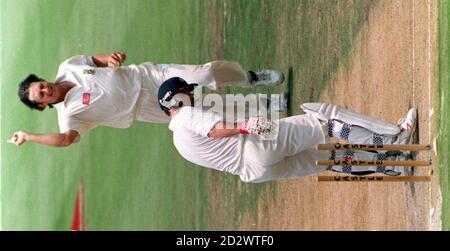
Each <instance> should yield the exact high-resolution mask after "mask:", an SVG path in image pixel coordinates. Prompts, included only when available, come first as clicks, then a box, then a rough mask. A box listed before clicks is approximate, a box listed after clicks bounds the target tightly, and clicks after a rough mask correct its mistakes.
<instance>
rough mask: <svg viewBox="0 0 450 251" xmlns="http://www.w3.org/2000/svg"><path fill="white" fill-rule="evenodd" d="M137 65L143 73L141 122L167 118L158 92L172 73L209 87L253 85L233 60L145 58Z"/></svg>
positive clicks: (139, 101)
mask: <svg viewBox="0 0 450 251" xmlns="http://www.w3.org/2000/svg"><path fill="white" fill-rule="evenodd" d="M138 68H139V70H140V71H141V73H142V90H141V94H140V97H139V100H138V103H137V105H136V116H135V119H136V120H138V121H144V122H152V123H167V122H169V120H170V118H169V117H168V116H167V115H166V114H165V113H164V112H163V111H162V110H161V108H160V105H159V102H158V100H157V93H158V88H159V87H160V86H161V85H162V83H163V82H164V81H166V80H167V79H169V78H172V77H180V78H182V79H184V80H186V82H188V83H190V84H191V83H196V84H199V85H200V86H205V87H207V88H208V89H211V90H216V89H217V88H218V87H225V86H238V87H244V88H251V87H253V86H252V85H251V84H250V82H249V76H248V72H247V71H246V70H244V69H243V68H242V66H241V65H240V64H239V63H238V62H234V61H212V62H209V63H206V64H202V65H184V64H154V63H152V62H145V63H142V64H140V65H138Z"/></svg>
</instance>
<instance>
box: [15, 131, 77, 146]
mask: <svg viewBox="0 0 450 251" xmlns="http://www.w3.org/2000/svg"><path fill="white" fill-rule="evenodd" d="M78 136H79V133H78V132H77V131H73V130H70V131H68V132H66V133H49V134H35V133H26V132H23V131H18V132H15V133H14V135H13V137H12V139H10V140H9V141H8V142H9V143H12V144H15V145H17V146H20V145H22V144H23V143H25V142H34V143H38V144H42V145H48V146H54V147H64V146H69V145H71V144H72V143H74V142H75V139H76V138H77V137H78Z"/></svg>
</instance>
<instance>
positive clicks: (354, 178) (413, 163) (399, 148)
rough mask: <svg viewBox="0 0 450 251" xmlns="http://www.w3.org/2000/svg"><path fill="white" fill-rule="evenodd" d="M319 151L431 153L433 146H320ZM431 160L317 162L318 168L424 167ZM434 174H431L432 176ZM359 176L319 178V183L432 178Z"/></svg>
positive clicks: (338, 144) (400, 180) (337, 144)
mask: <svg viewBox="0 0 450 251" xmlns="http://www.w3.org/2000/svg"><path fill="white" fill-rule="evenodd" d="M316 149H317V150H335V151H340V150H357V151H398V152H401V151H411V152H417V151H429V150H431V145H391V144H384V145H383V144H341V143H335V144H319V145H317V147H316ZM431 164H432V162H431V160H317V161H316V165H318V166H338V165H346V166H414V167H419V166H420V167H423V166H429V165H431ZM431 174H432V172H431V173H430V175H431ZM430 175H427V176H386V175H382V176H372V175H366V176H359V175H345V176H342V175H338V176H322V175H321V176H318V181H341V182H396V181H397V182H406V181H408V182H420V181H430V180H431V176H430Z"/></svg>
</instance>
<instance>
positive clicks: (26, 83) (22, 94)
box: [17, 73, 53, 111]
mask: <svg viewBox="0 0 450 251" xmlns="http://www.w3.org/2000/svg"><path fill="white" fill-rule="evenodd" d="M39 81H45V80H44V79H42V78H39V77H38V76H37V75H35V74H33V73H31V74H30V75H28V77H26V78H25V79H24V80H23V81H22V82H20V84H19V91H18V93H17V95H19V98H20V101H22V103H24V104H25V105H26V106H28V107H29V108H31V109H36V110H39V111H43V110H44V109H45V107H44V108H43V107H39V103H38V102H34V101H31V100H30V98H29V96H30V85H31V83H33V82H39ZM48 106H49V107H50V108H53V106H52V105H51V104H49V105H48Z"/></svg>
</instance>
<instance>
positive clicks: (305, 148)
mask: <svg viewBox="0 0 450 251" xmlns="http://www.w3.org/2000/svg"><path fill="white" fill-rule="evenodd" d="M343 122H345V121H343ZM373 136H374V132H373V131H371V130H369V129H367V128H363V127H358V126H355V127H353V128H352V129H351V130H350V131H349V135H348V137H347V139H348V140H349V142H351V143H355V144H372V143H373ZM378 136H380V137H382V141H383V142H384V143H392V142H393V141H394V140H395V139H396V135H378ZM329 137H330V136H329V135H328V126H327V123H326V122H323V121H320V120H318V119H317V118H315V117H314V116H313V115H310V114H305V115H297V116H292V117H288V118H283V119H280V120H279V130H278V137H277V138H276V139H275V140H261V139H260V138H258V136H256V135H249V136H247V138H246V139H245V140H244V143H243V152H242V166H241V173H240V175H239V176H240V178H241V180H242V181H244V182H250V183H259V182H265V181H270V180H279V179H290V178H295V177H298V176H309V175H314V174H317V173H319V172H323V171H325V170H327V168H328V167H327V166H316V164H315V162H316V160H326V159H329V158H330V152H329V151H317V150H315V147H316V145H317V144H324V143H327V142H329ZM344 157H345V156H342V155H341V156H336V159H340V158H344ZM352 158H353V159H375V158H377V154H373V153H367V152H355V153H353V156H352ZM376 168H377V167H353V170H354V171H365V170H374V169H376ZM333 170H335V171H338V172H341V171H342V167H337V166H336V167H333Z"/></svg>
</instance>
